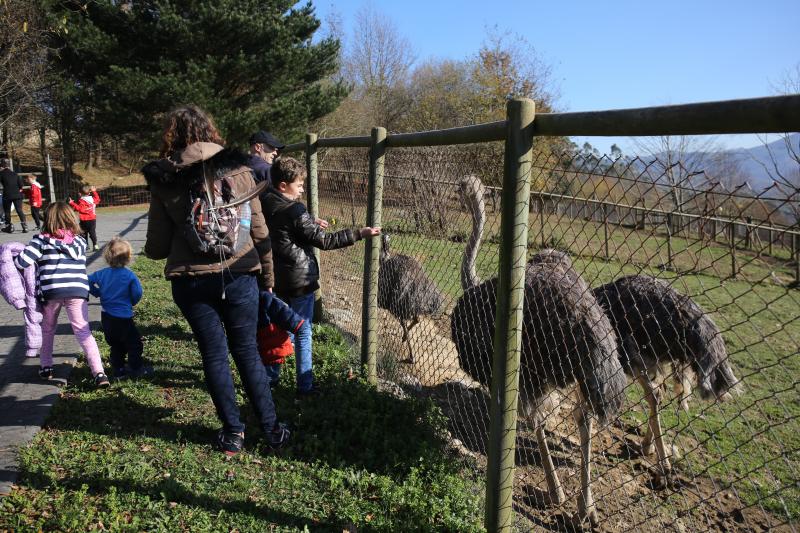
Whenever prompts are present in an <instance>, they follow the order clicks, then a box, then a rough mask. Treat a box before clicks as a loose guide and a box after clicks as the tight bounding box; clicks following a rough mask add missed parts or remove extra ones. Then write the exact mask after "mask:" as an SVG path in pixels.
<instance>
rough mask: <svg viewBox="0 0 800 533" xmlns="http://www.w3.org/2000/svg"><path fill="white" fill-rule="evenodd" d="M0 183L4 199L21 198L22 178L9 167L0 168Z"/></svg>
mask: <svg viewBox="0 0 800 533" xmlns="http://www.w3.org/2000/svg"><path fill="white" fill-rule="evenodd" d="M0 183H2V185H3V199H4V200H19V199H20V198H22V191H21V190H20V189H22V185H23V183H22V178H20V177H19V176H18V175H17V173H16V172H14V171H13V170H11V169H10V168H4V169H3V170H0Z"/></svg>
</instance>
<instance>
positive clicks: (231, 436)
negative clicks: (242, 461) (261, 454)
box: [217, 429, 244, 457]
mask: <svg viewBox="0 0 800 533" xmlns="http://www.w3.org/2000/svg"><path fill="white" fill-rule="evenodd" d="M243 447H244V437H243V436H242V435H239V434H238V433H229V432H227V431H225V430H224V429H220V430H219V433H217V448H219V449H220V451H222V452H224V453H225V455H227V456H228V457H233V456H234V455H236V454H237V453H239V452H240V451H242V448H243Z"/></svg>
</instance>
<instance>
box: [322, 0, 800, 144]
mask: <svg viewBox="0 0 800 533" xmlns="http://www.w3.org/2000/svg"><path fill="white" fill-rule="evenodd" d="M313 3H314V5H315V7H316V9H317V14H318V16H319V17H320V18H321V19H323V21H324V20H325V18H326V16H327V15H328V14H329V13H330V12H331V11H335V12H336V13H338V15H339V16H340V17H341V19H342V22H343V26H344V28H343V29H344V31H345V34H346V35H347V33H348V32H349V30H350V29H351V26H352V23H353V19H354V14H355V13H356V12H357V11H358V10H359V9H361V8H362V7H363V6H364V5H365V4H366V1H365V0H337V1H336V2H332V1H331V0H314V2H313ZM371 5H372V7H373V9H375V10H376V11H379V12H381V13H383V14H384V15H386V16H387V17H388V18H389V19H391V20H392V21H393V22H394V24H395V26H396V28H397V30H398V32H399V33H400V34H401V35H403V36H404V37H405V38H407V39H408V40H409V41H410V42H411V44H412V47H413V49H414V53H415V55H416V57H417V58H418V61H422V60H425V59H431V58H440V59H443V58H452V59H463V58H466V57H468V56H470V55H472V54H474V53H475V52H477V50H478V49H479V48H480V46H481V43H482V42H483V40H484V38H485V36H486V28H489V27H493V26H497V28H498V29H499V30H501V31H505V30H508V31H511V32H514V33H517V34H519V35H522V36H524V37H525V38H526V39H527V40H528V41H529V42H530V43H531V44H533V45H534V47H535V48H536V50H537V51H538V53H539V54H540V56H541V57H542V58H543V59H544V60H545V61H546V62H547V63H549V64H550V65H551V66H552V68H553V79H554V81H555V82H556V84H557V86H558V88H559V89H560V94H561V97H560V99H559V105H560V107H561V109H562V110H565V111H589V110H601V109H619V108H626V107H644V106H651V105H664V104H680V103H689V102H701V101H709V100H728V99H733V98H750V97H758V96H770V95H772V94H775V91H776V89H775V86H776V85H778V84H779V83H780V81H781V79H782V78H783V77H784V76H785V75H786V74H787V73H788V72H789V71H790V70H791V69H792V68H793V67H794V66H795V65H796V64H798V63H800V0H762V1H760V2H756V1H753V0H750V1H742V0H727V1H722V0H694V1H693V2H690V1H684V0H670V1H666V2H664V1H653V0H640V1H632V0H629V1H624V0H609V1H605V2H601V1H589V0H586V1H567V0H560V1H559V0H550V1H547V2H541V1H536V0H528V1H523V0H519V1H517V0H498V1H495V2H476V1H472V0H466V1H464V0H462V1H451V0H440V1H436V0H433V1H431V0H428V1H425V2H423V1H418V0H406V1H404V2H374V1H373V2H372V4H371ZM719 140H720V141H721V142H722V143H724V144H725V145H727V146H730V147H749V146H754V145H758V144H760V142H759V140H758V139H757V138H755V137H754V136H725V137H721V138H720V139H719ZM589 141H590V142H592V144H594V145H595V146H596V147H598V148H599V149H600V150H601V151H608V148H609V146H610V145H611V143H612V142H620V143H621V144H622V145H626V144H629V143H628V142H626V141H627V140H626V139H615V138H608V137H606V138H601V137H597V138H593V139H589ZM623 148H624V146H623Z"/></svg>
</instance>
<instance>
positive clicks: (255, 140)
mask: <svg viewBox="0 0 800 533" xmlns="http://www.w3.org/2000/svg"><path fill="white" fill-rule="evenodd" d="M250 144H251V145H253V144H268V145H270V146H274V147H275V148H277V149H278V150H280V149H281V148H283V147H285V146H286V145H285V144H283V143H282V142H280V141H279V140H278V139H276V138H275V137H274V136H273V135H272V134H271V133H270V132H268V131H264V130H259V131H257V132H255V133H254V134H252V135H251V136H250Z"/></svg>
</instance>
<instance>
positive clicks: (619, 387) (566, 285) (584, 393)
mask: <svg viewBox="0 0 800 533" xmlns="http://www.w3.org/2000/svg"><path fill="white" fill-rule="evenodd" d="M461 191H462V194H464V195H465V196H466V203H467V206H468V207H469V209H470V211H471V213H472V218H473V229H472V234H471V236H470V239H469V241H468V244H467V247H466V250H465V253H464V259H463V263H462V270H461V279H462V286H463V288H464V295H463V296H462V297H461V298H459V300H458V302H457V303H456V306H455V309H454V310H453V314H452V322H451V334H452V338H453V342H454V343H455V345H456V349H457V351H458V357H459V362H460V364H461V366H462V367H463V368H464V370H465V371H466V372H467V373H468V374H470V376H472V377H473V378H474V379H475V380H476V381H478V382H480V383H483V384H485V385H489V384H490V383H491V380H492V356H493V347H492V343H493V335H494V323H495V313H496V291H497V278H492V279H489V280H487V281H484V282H481V281H480V279H479V278H478V276H477V273H476V271H475V259H476V256H477V248H478V246H479V245H480V241H481V238H482V231H483V227H484V222H485V220H484V219H485V206H484V202H483V186H482V184H481V183H480V181H479V180H478V179H477V178H475V177H472V176H469V177H466V178H464V179H463V180H462V182H461ZM524 290H525V299H524V304H523V329H522V353H521V356H520V392H519V402H520V403H519V405H520V411H521V414H522V415H523V416H525V417H527V418H528V419H529V420H531V422H532V425H533V427H534V428H535V432H536V439H537V442H538V445H539V452H540V456H541V459H542V465H543V467H544V471H545V478H546V480H547V488H548V496H547V497H548V500H549V501H550V502H552V503H562V502H563V501H564V492H563V490H562V488H561V484H560V481H559V479H558V475H557V473H556V469H555V467H554V465H553V460H552V457H551V456H550V450H549V449H548V446H547V441H546V438H545V433H544V421H545V417H546V416H547V415H548V414H549V413H548V407H549V405H548V404H549V403H550V402H549V401H548V400H550V398H549V397H550V395H551V393H552V392H554V391H555V390H556V389H563V388H566V387H571V386H573V385H574V384H575V383H577V384H578V391H579V396H580V401H579V402H578V405H577V407H576V408H575V411H574V413H573V415H574V417H575V420H576V422H577V425H578V429H579V432H580V440H581V494H580V496H579V498H578V513H577V515H576V516H575V520H576V521H577V522H578V523H580V524H582V523H584V521H585V520H586V519H587V518H588V519H589V521H590V522H591V524H592V525H597V523H598V519H597V512H596V509H595V505H594V499H593V496H592V491H591V481H590V475H591V434H592V423H593V419H594V417H595V416H596V417H598V418H600V419H601V420H602V419H606V418H608V417H610V416H613V415H614V414H616V412H617V411H618V410H619V408H620V406H621V405H622V400H623V396H622V391H623V389H624V387H625V385H626V379H625V374H624V373H623V371H622V368H621V366H620V362H619V355H618V353H617V347H616V336H615V334H614V330H613V328H612V326H611V323H610V321H609V320H608V318H607V317H606V316H605V314H604V313H603V309H602V308H601V307H600V306H599V305H598V304H597V301H596V300H595V298H594V296H593V295H592V292H591V289H590V288H589V286H588V285H587V284H586V282H585V281H584V280H583V279H582V278H581V277H580V275H579V274H578V273H577V272H575V271H574V270H573V269H572V267H571V263H570V262H569V258H568V257H567V256H566V255H564V254H561V253H560V252H556V251H553V250H547V251H544V252H541V253H539V254H537V255H535V256H534V258H533V260H532V261H531V262H530V263H528V265H527V267H526V272H525V287H524Z"/></svg>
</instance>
